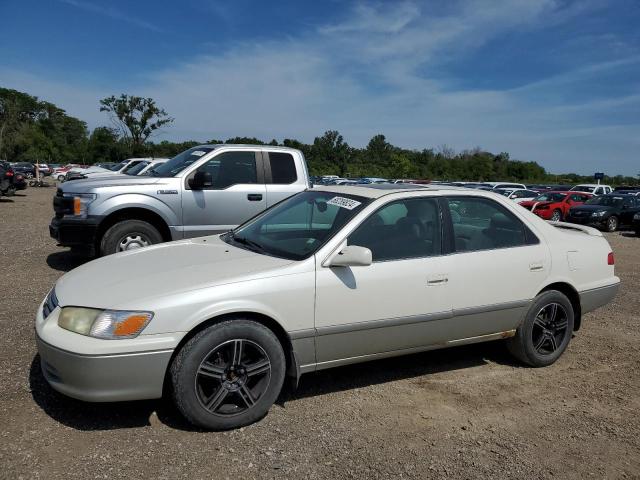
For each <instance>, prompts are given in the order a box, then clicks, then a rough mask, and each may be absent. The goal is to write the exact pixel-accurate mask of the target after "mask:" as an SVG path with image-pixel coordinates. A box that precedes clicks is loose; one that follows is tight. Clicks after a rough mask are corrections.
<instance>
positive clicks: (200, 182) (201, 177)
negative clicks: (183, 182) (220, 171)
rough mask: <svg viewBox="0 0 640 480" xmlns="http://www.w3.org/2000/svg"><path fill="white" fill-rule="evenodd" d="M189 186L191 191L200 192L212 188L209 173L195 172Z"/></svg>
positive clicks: (211, 178)
mask: <svg viewBox="0 0 640 480" xmlns="http://www.w3.org/2000/svg"><path fill="white" fill-rule="evenodd" d="M189 186H190V187H191V190H202V189H204V188H210V187H213V177H212V176H211V172H206V171H205V172H196V174H195V175H194V176H193V178H192V179H190V180H189Z"/></svg>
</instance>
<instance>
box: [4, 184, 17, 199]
mask: <svg viewBox="0 0 640 480" xmlns="http://www.w3.org/2000/svg"><path fill="white" fill-rule="evenodd" d="M4 194H5V195H6V196H7V197H13V196H14V195H15V194H16V187H14V186H13V185H12V186H10V187H9V188H8V189H7V191H6V192H4Z"/></svg>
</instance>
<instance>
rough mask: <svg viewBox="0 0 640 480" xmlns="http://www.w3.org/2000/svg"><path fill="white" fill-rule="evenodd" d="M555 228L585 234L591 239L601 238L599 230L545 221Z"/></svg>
mask: <svg viewBox="0 0 640 480" xmlns="http://www.w3.org/2000/svg"><path fill="white" fill-rule="evenodd" d="M547 223H550V224H551V225H553V226H554V227H556V228H561V229H564V230H574V231H577V232H582V233H586V234H587V235H591V236H592V237H602V236H603V235H602V232H601V231H600V230H596V229H595V228H593V227H586V226H584V225H577V224H575V223H565V222H552V221H550V220H548V221H547Z"/></svg>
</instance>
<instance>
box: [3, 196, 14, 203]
mask: <svg viewBox="0 0 640 480" xmlns="http://www.w3.org/2000/svg"><path fill="white" fill-rule="evenodd" d="M14 196H15V195H14ZM0 203H13V200H11V199H10V198H5V197H0Z"/></svg>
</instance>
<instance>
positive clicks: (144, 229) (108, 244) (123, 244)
mask: <svg viewBox="0 0 640 480" xmlns="http://www.w3.org/2000/svg"><path fill="white" fill-rule="evenodd" d="M156 243H162V235H160V232H159V231H158V229H157V228H156V227H154V226H153V225H151V224H150V223H148V222H145V221H142V220H123V221H122V222H118V223H116V224H114V225H112V226H111V227H109V229H108V230H107V231H106V232H105V233H104V235H103V236H102V240H101V241H100V255H111V254H112V253H118V252H126V251H128V250H135V249H138V248H142V247H147V246H149V245H154V244H156Z"/></svg>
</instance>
